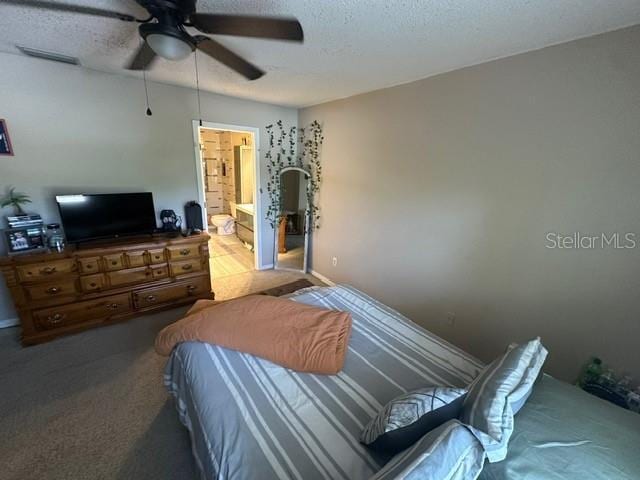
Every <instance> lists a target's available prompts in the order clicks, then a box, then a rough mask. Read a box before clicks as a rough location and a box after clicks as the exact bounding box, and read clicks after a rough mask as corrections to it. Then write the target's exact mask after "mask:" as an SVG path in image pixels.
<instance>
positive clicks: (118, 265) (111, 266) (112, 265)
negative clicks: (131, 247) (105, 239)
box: [102, 253, 125, 271]
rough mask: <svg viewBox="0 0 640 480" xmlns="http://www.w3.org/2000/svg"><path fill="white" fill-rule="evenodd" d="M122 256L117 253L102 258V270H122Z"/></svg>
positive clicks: (123, 266)
mask: <svg viewBox="0 0 640 480" xmlns="http://www.w3.org/2000/svg"><path fill="white" fill-rule="evenodd" d="M123 257H124V255H122V254H120V253H118V254H114V255H105V256H104V257H102V261H103V263H104V269H105V270H107V271H113V270H122V269H123V268H125V265H124V258H123Z"/></svg>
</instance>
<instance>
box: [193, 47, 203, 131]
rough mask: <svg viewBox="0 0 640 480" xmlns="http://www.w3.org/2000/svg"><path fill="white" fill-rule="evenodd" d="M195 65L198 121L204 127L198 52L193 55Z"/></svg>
mask: <svg viewBox="0 0 640 480" xmlns="http://www.w3.org/2000/svg"><path fill="white" fill-rule="evenodd" d="M193 59H194V63H195V65H196V94H197V95H198V119H199V120H200V126H202V110H201V109H200V79H199V75H198V50H196V51H195V52H194V53H193Z"/></svg>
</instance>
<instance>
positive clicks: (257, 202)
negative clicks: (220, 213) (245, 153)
mask: <svg viewBox="0 0 640 480" xmlns="http://www.w3.org/2000/svg"><path fill="white" fill-rule="evenodd" d="M200 127H202V128H210V129H213V130H227V131H230V132H249V133H251V134H253V148H254V153H255V155H254V165H255V166H254V176H255V182H254V186H253V199H254V200H253V209H254V212H253V213H254V215H253V245H254V247H253V251H254V256H253V257H254V267H255V269H256V270H263V269H265V268H271V266H270V265H269V266H266V267H265V265H264V264H263V259H262V227H263V223H264V220H263V218H262V201H261V200H262V196H261V195H260V178H261V177H260V129H259V128H256V127H243V126H240V125H229V124H226V123H216V122H205V121H203V122H202V125H200V120H193V146H194V149H195V161H196V184H197V189H198V202H199V203H200V204H201V205H203V206H204V207H203V209H202V216H203V219H202V220H203V225H205V226H206V227H207V230H208V226H209V222H208V219H207V199H206V196H205V192H204V175H203V172H202V166H203V162H202V151H201V146H200V135H199V133H200Z"/></svg>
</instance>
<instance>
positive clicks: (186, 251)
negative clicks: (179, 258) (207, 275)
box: [180, 248, 191, 255]
mask: <svg viewBox="0 0 640 480" xmlns="http://www.w3.org/2000/svg"><path fill="white" fill-rule="evenodd" d="M189 252H191V249H190V248H183V249H182V250H180V255H189Z"/></svg>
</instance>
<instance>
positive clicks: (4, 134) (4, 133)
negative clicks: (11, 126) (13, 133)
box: [0, 118, 13, 155]
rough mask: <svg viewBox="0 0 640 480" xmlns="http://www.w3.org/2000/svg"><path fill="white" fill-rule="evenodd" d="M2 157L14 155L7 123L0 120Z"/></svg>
mask: <svg viewBox="0 0 640 480" xmlns="http://www.w3.org/2000/svg"><path fill="white" fill-rule="evenodd" d="M0 155H13V149H12V148H11V140H10V139H9V130H7V122H5V121H4V119H3V118H0Z"/></svg>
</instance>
